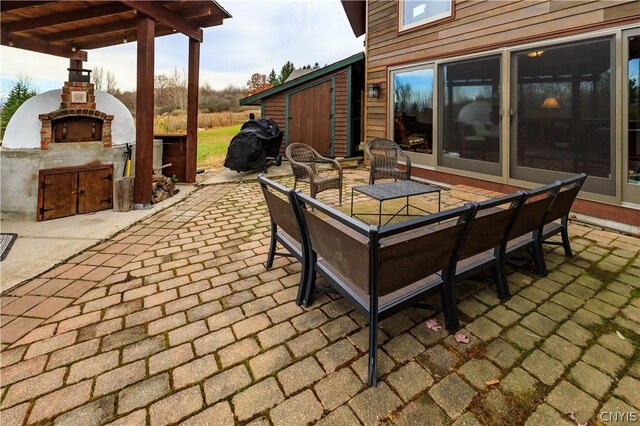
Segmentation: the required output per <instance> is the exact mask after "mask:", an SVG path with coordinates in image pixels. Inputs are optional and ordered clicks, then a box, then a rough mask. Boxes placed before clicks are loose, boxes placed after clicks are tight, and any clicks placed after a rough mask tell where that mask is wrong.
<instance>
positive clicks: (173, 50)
mask: <svg viewBox="0 0 640 426" xmlns="http://www.w3.org/2000/svg"><path fill="white" fill-rule="evenodd" d="M218 2H219V4H220V5H221V6H222V7H224V8H225V9H226V10H227V11H228V12H229V13H230V14H231V15H232V18H231V19H226V20H225V21H224V24H223V25H222V26H217V27H212V28H206V29H204V41H203V43H202V46H201V50H200V84H201V85H202V84H203V83H204V82H208V83H209V84H210V85H211V87H213V88H215V89H222V88H224V87H226V86H228V85H230V84H231V85H234V86H242V87H246V84H247V80H249V78H250V77H251V75H252V74H253V73H256V72H258V73H261V74H268V73H269V72H270V71H271V69H272V68H274V69H275V70H276V73H278V72H279V70H280V67H281V66H282V65H283V64H284V63H285V62H286V61H292V62H293V63H294V64H295V66H296V68H300V67H302V66H303V65H307V64H314V63H315V62H318V63H319V64H320V65H321V66H324V65H325V64H331V63H333V62H336V61H339V60H341V59H344V58H346V57H348V56H351V55H353V54H355V53H358V52H361V51H363V49H364V47H363V40H364V37H360V38H356V37H355V36H354V35H353V32H352V30H351V27H350V26H349V21H348V20H347V17H346V15H345V13H344V10H343V9H342V5H341V4H340V1H339V0H219V1H218ZM188 44H189V42H188V38H187V36H184V35H182V34H174V35H170V36H165V37H159V38H157V39H156V46H155V69H156V74H164V73H168V72H172V71H173V70H174V68H177V69H178V70H182V69H186V68H187V58H188ZM88 52H89V58H88V59H89V60H88V62H85V63H84V64H83V66H84V67H85V68H93V67H100V68H102V69H104V70H111V71H113V72H114V73H115V76H116V80H117V82H118V87H119V88H120V89H121V90H133V89H135V85H136V43H127V44H122V45H119V46H112V47H107V48H102V49H96V50H89V51H88ZM68 66H69V60H68V59H65V58H60V57H56V56H51V55H44V54H40V53H35V52H29V51H26V50H20V49H15V48H11V47H6V46H2V47H0V96H2V97H4V96H5V95H6V93H7V92H8V90H9V89H10V88H11V84H12V83H13V82H14V81H15V80H16V79H17V78H19V76H20V75H26V76H28V77H29V78H30V79H31V81H32V82H33V85H34V86H35V88H36V90H37V92H38V93H41V92H44V91H47V90H52V89H59V88H60V87H62V83H63V82H64V81H65V80H66V79H67V68H68Z"/></svg>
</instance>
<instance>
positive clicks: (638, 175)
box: [627, 37, 640, 185]
mask: <svg viewBox="0 0 640 426" xmlns="http://www.w3.org/2000/svg"><path fill="white" fill-rule="evenodd" d="M628 65H629V81H628V83H627V84H628V85H629V148H628V149H629V167H628V168H627V176H628V177H627V179H628V181H629V183H635V184H638V185H640V102H639V101H640V37H631V38H630V39H629V64H628Z"/></svg>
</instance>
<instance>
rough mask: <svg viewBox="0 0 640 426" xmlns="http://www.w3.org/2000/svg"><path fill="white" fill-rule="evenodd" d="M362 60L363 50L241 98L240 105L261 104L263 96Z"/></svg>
mask: <svg viewBox="0 0 640 426" xmlns="http://www.w3.org/2000/svg"><path fill="white" fill-rule="evenodd" d="M362 60H364V53H363V52H360V53H356V54H355V55H352V56H349V57H348V58H345V59H342V60H341V61H338V62H334V63H333V64H330V65H327V66H325V67H322V68H318V69H316V70H311V72H309V73H306V74H304V75H302V76H300V77H298V78H295V79H293V80H288V81H286V82H284V83H282V84H280V85H278V86H276V87H272V88H271V89H267V90H263V91H262V92H259V93H256V94H253V95H251V96H247V97H246V98H243V99H240V105H260V101H261V100H262V99H263V98H266V97H267V96H271V95H275V94H276V93H279V92H282V91H285V90H287V89H290V88H292V87H295V86H297V85H299V84H302V83H306V82H308V81H310V80H313V79H316V78H318V77H322V76H323V75H327V74H330V73H332V72H334V71H337V70H339V69H340V68H345V67H347V66H349V65H351V64H354V63H356V62H358V61H362Z"/></svg>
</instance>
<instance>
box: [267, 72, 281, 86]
mask: <svg viewBox="0 0 640 426" xmlns="http://www.w3.org/2000/svg"><path fill="white" fill-rule="evenodd" d="M267 82H268V83H269V84H270V85H271V86H274V87H275V86H277V85H278V84H280V81H278V76H277V75H276V71H275V70H274V69H273V68H271V72H270V73H269V76H268V77H267Z"/></svg>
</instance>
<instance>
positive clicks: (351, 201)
mask: <svg viewBox="0 0 640 426" xmlns="http://www.w3.org/2000/svg"><path fill="white" fill-rule="evenodd" d="M351 217H353V188H352V189H351Z"/></svg>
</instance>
